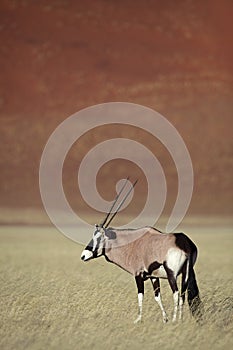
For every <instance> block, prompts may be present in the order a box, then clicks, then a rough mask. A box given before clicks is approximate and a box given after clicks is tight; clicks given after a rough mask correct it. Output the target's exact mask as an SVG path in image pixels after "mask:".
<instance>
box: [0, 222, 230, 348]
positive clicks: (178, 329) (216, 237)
mask: <svg viewBox="0 0 233 350" xmlns="http://www.w3.org/2000/svg"><path fill="white" fill-rule="evenodd" d="M186 233H187V234H188V235H189V236H190V237H191V238H192V239H193V240H194V242H195V243H196V244H197V246H198V248H199V257H198V261H197V264H196V273H197V279H198V283H199V288H200V291H201V296H202V299H203V302H204V306H205V318H204V324H203V325H202V326H199V325H197V324H196V323H195V321H193V320H192V319H191V318H190V315H189V311H188V309H187V306H186V307H185V315H184V321H183V322H182V323H179V322H177V323H176V324H172V323H171V322H169V323H168V324H166V325H164V324H163V323H162V317H161V314H160V310H159V307H158V305H157V304H156V303H155V302H154V300H153V293H152V288H151V285H150V283H149V282H147V283H146V290H145V299H144V318H143V322H142V323H141V324H137V325H134V324H133V320H134V319H135V317H136V315H137V293H136V286H135V282H134V279H133V278H132V277H131V276H130V275H128V274H127V273H126V272H124V271H122V270H121V269H119V268H118V267H116V266H114V265H112V264H109V263H107V262H106V261H105V259H104V258H99V259H97V260H95V261H91V262H89V263H83V262H81V261H80V253H81V250H82V248H83V247H82V246H81V245H79V244H76V243H74V242H72V241H70V240H69V239H67V238H65V237H63V236H62V235H61V234H60V233H59V232H58V231H56V230H55V229H53V228H49V227H48V228H46V227H28V226H27V227H23V226H21V227H20V226H18V227H17V226H14V227H13V226H2V227H1V228H0V243H1V244H0V269H1V275H0V276H1V284H0V291H1V299H0V300H1V301H0V305H1V310H0V313H1V318H0V322H1V325H0V349H1V350H5V349H7V350H8V349H142V348H143V349H161V350H166V349H192V350H194V349H212V350H213V349H231V348H232V346H233V339H232V330H233V295H232V287H233V283H232V277H233V269H232V260H233V259H232V249H233V239H232V231H231V229H230V227H224V228H223V229H222V228H221V229H220V227H218V226H215V227H212V228H211V227H210V226H203V227H198V228H197V226H193V227H192V228H191V229H190V230H189V232H187V231H186ZM161 284H162V285H161V288H162V295H163V299H164V304H165V307H166V309H167V310H168V313H169V315H171V312H172V294H171V291H170V289H169V287H168V284H167V281H162V283H161Z"/></svg>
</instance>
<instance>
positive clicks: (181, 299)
mask: <svg viewBox="0 0 233 350" xmlns="http://www.w3.org/2000/svg"><path fill="white" fill-rule="evenodd" d="M183 305H184V303H183V298H182V297H180V300H179V320H182V319H183Z"/></svg>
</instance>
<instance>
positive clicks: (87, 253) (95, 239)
mask: <svg viewBox="0 0 233 350" xmlns="http://www.w3.org/2000/svg"><path fill="white" fill-rule="evenodd" d="M105 239H106V236H105V229H104V227H103V226H101V225H95V231H94V233H93V236H92V239H91V240H90V242H89V243H88V245H87V246H86V248H85V249H84V250H83V252H82V254H81V259H82V260H83V261H87V260H90V259H94V258H97V257H98V256H101V255H102V254H103V251H104V248H105Z"/></svg>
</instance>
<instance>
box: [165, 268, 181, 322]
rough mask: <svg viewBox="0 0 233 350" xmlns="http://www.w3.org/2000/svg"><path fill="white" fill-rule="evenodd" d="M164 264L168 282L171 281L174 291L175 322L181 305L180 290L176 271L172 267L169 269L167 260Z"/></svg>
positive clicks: (173, 319)
mask: <svg viewBox="0 0 233 350" xmlns="http://www.w3.org/2000/svg"><path fill="white" fill-rule="evenodd" d="M163 266H164V268H165V271H166V272H167V278H168V282H169V284H170V287H171V289H172V291H173V300H174V312H173V318H172V321H173V322H175V321H176V315H177V310H178V305H179V291H178V286H177V282H176V276H175V275H174V272H173V271H172V270H171V269H169V267H168V266H167V264H166V262H164V264H163Z"/></svg>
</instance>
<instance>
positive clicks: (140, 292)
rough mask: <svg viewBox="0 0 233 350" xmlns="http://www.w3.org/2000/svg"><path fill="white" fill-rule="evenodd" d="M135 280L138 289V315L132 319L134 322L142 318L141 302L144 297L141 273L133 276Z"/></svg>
mask: <svg viewBox="0 0 233 350" xmlns="http://www.w3.org/2000/svg"><path fill="white" fill-rule="evenodd" d="M135 281H136V284H137V289H138V317H137V318H136V320H135V321H134V323H137V322H139V321H141V319H142V302H143V297H144V281H143V277H142V276H141V275H138V276H135Z"/></svg>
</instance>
